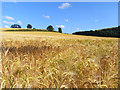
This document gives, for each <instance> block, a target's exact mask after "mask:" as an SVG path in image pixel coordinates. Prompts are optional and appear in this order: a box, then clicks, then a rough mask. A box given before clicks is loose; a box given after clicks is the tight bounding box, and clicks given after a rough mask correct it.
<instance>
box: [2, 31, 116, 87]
mask: <svg viewBox="0 0 120 90" xmlns="http://www.w3.org/2000/svg"><path fill="white" fill-rule="evenodd" d="M1 36H2V37H1V44H2V47H1V49H2V52H1V54H2V55H1V61H2V62H1V63H2V73H1V74H2V80H1V86H2V88H117V87H118V38H104V37H92V36H76V35H69V34H61V33H55V32H2V33H1Z"/></svg>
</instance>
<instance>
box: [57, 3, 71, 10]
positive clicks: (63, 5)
mask: <svg viewBox="0 0 120 90" xmlns="http://www.w3.org/2000/svg"><path fill="white" fill-rule="evenodd" d="M70 6H71V5H70V3H63V4H62V5H61V6H58V8H60V9H65V8H68V7H70Z"/></svg>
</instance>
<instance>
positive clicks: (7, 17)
mask: <svg viewBox="0 0 120 90" xmlns="http://www.w3.org/2000/svg"><path fill="white" fill-rule="evenodd" d="M3 18H5V19H7V20H14V18H13V17H10V16H3Z"/></svg>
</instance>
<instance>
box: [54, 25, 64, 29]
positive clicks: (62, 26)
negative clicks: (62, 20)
mask: <svg viewBox="0 0 120 90" xmlns="http://www.w3.org/2000/svg"><path fill="white" fill-rule="evenodd" d="M56 27H61V28H65V26H64V25H56Z"/></svg>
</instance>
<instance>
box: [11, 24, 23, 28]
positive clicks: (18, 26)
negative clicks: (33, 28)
mask: <svg viewBox="0 0 120 90" xmlns="http://www.w3.org/2000/svg"><path fill="white" fill-rule="evenodd" d="M11 28H21V26H20V25H18V24H13V25H11Z"/></svg>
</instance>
